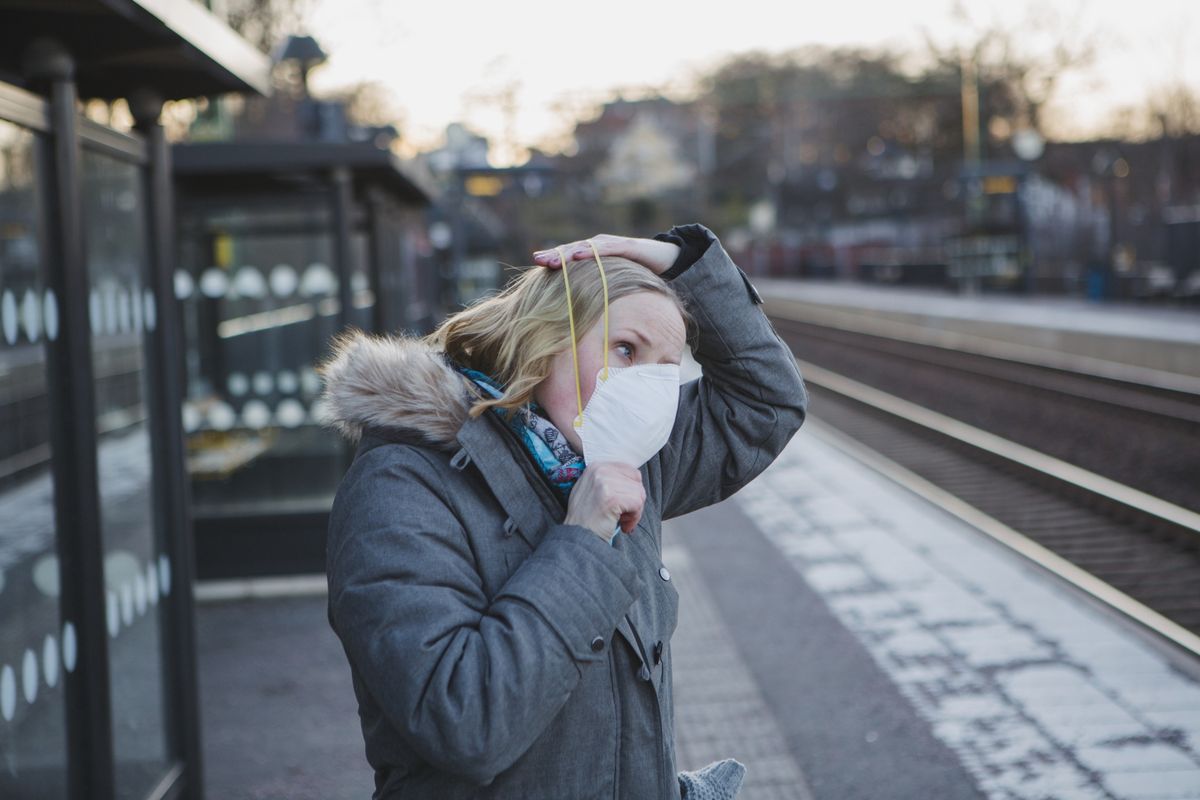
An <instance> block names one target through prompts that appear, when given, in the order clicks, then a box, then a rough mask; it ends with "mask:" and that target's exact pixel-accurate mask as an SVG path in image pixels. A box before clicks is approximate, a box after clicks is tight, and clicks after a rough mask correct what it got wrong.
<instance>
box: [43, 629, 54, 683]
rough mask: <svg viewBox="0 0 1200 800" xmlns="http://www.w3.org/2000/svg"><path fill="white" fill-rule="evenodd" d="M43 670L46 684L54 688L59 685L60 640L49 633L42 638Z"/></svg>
mask: <svg viewBox="0 0 1200 800" xmlns="http://www.w3.org/2000/svg"><path fill="white" fill-rule="evenodd" d="M42 670H43V672H44V674H43V676H42V677H43V678H45V680H46V685H47V686H49V687H50V688H51V689H53V688H54V687H55V686H57V685H58V642H57V641H56V640H55V638H54V636H53V635H51V634H49V633H48V634H46V638H45V639H44V640H42Z"/></svg>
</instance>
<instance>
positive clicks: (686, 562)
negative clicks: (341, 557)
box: [197, 417, 1200, 800]
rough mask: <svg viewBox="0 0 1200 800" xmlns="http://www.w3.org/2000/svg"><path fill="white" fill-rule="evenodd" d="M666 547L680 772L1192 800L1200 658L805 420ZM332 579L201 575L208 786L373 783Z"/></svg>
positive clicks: (752, 787)
mask: <svg viewBox="0 0 1200 800" xmlns="http://www.w3.org/2000/svg"><path fill="white" fill-rule="evenodd" d="M663 563H664V564H665V565H666V566H667V567H668V568H669V569H670V571H671V576H672V580H674V581H676V585H677V588H678V589H679V593H680V611H679V624H678V628H677V630H676V632H675V635H674V637H673V638H672V641H671V647H672V652H673V654H674V670H675V672H674V678H675V687H676V688H675V703H676V712H675V713H676V736H677V739H676V752H677V758H678V767H679V769H696V768H699V767H701V766H703V765H704V764H706V763H709V762H711V761H713V760H717V759H720V758H729V757H732V758H736V759H738V760H739V761H741V762H742V763H743V764H745V765H746V767H747V772H746V776H745V781H744V783H743V786H742V790H741V792H740V793H739V795H738V797H739V798H740V800H767V798H797V799H798V800H824V799H825V798H828V799H829V800H844V798H849V797H863V798H866V797H870V798H876V797H878V798H888V800H905V799H906V798H921V799H922V800H924V798H930V797H936V798H939V800H955V799H956V798H987V799H988V800H1048V798H1056V799H1057V800H1092V799H1093V798H1095V799H1097V800H1098V799H1099V798H1105V799H1106V800H1170V799H1174V800H1189V799H1190V800H1195V799H1196V798H1200V667H1198V666H1197V663H1196V662H1195V661H1194V660H1193V659H1191V658H1190V657H1189V656H1186V655H1185V654H1184V653H1183V652H1182V651H1181V650H1179V649H1178V648H1176V647H1174V646H1173V645H1168V644H1166V643H1164V642H1163V641H1161V640H1159V639H1157V638H1155V637H1153V636H1151V635H1149V634H1147V633H1145V632H1144V631H1143V630H1141V629H1140V628H1138V627H1136V626H1135V625H1134V624H1132V623H1131V622H1129V621H1128V620H1127V619H1126V618H1125V617H1123V616H1121V615H1119V614H1117V613H1115V612H1112V611H1110V610H1108V609H1107V608H1106V607H1103V606H1101V605H1100V604H1099V603H1098V602H1096V601H1094V600H1093V599H1092V598H1091V597H1090V596H1088V595H1085V594H1083V593H1082V592H1081V591H1079V590H1077V589H1075V588H1074V587H1071V586H1068V585H1066V584H1064V583H1062V582H1061V581H1060V580H1059V579H1057V578H1056V577H1054V576H1052V575H1050V574H1049V573H1048V572H1046V571H1045V570H1043V569H1042V568H1041V567H1039V566H1037V565H1035V564H1033V563H1032V562H1030V561H1027V560H1026V559H1025V558H1024V557H1022V556H1019V555H1017V554H1016V553H1014V552H1013V551H1011V550H1009V549H1008V548H1006V547H1004V546H1003V545H1001V544H1000V543H998V542H996V541H995V540H993V539H991V538H989V537H987V536H985V535H983V534H982V533H981V532H980V531H979V530H978V529H976V528H975V527H973V526H972V525H970V524H968V523H967V522H965V521H963V520H962V519H960V518H959V517H957V516H954V515H953V514H951V513H949V512H948V511H946V510H943V509H942V508H940V507H938V506H937V505H935V504H934V503H932V502H931V501H930V500H928V499H925V498H923V497H920V496H917V495H916V494H914V493H912V492H910V491H909V490H907V489H905V488H902V487H901V486H900V485H899V484H897V483H895V482H894V481H892V480H891V479H889V477H887V476H886V475H885V474H883V473H881V472H879V471H877V470H876V469H875V468H873V467H871V466H868V465H867V464H866V463H864V461H863V460H861V453H858V454H856V453H855V451H854V450H853V448H852V447H849V446H848V445H847V443H846V442H845V441H843V440H841V439H840V437H839V435H838V434H837V433H836V432H834V431H832V430H830V429H828V428H827V427H825V426H824V425H822V423H821V422H820V420H819V418H817V417H813V418H811V419H810V420H809V421H808V422H806V424H805V427H804V428H802V429H801V431H800V433H798V434H797V435H796V436H795V438H793V440H792V441H791V442H790V443H789V445H788V447H787V448H786V449H785V451H784V452H783V453H782V454H781V455H780V457H779V458H778V459H777V460H776V461H775V462H774V463H773V464H772V465H771V466H770V467H768V468H767V470H766V471H764V472H763V474H762V475H760V476H759V477H758V478H757V479H756V480H755V481H753V482H752V483H750V484H749V485H748V486H746V487H745V488H743V489H742V490H741V491H739V492H738V493H737V494H735V495H734V496H733V497H731V498H729V499H727V500H726V501H724V502H722V503H719V504H717V505H715V506H711V507H709V508H706V509H702V510H700V511H697V512H693V513H692V514H689V515H686V516H684V517H679V518H677V519H674V520H669V521H667V522H666V523H664V548H663ZM323 584H324V578H323V576H314V577H310V578H299V579H294V580H293V581H292V583H291V585H290V586H289V585H288V584H286V583H278V584H276V585H274V586H272V585H271V584H269V583H266V582H264V583H258V584H254V585H250V584H245V585H242V586H240V587H239V586H238V585H235V584H209V585H203V586H200V587H198V588H197V594H198V600H200V602H199V604H198V612H197V613H198V639H199V641H198V646H199V667H200V683H201V712H202V720H201V722H202V730H203V733H204V748H205V749H204V754H205V759H204V769H205V782H206V785H207V790H208V792H207V795H208V796H209V797H221V798H231V799H234V798H274V797H279V798H285V797H286V798H296V799H303V798H323V799H327V800H337V798H351V797H354V798H364V797H369V796H370V790H371V786H372V780H371V775H370V770H369V767H368V766H367V764H366V761H365V759H364V757H363V754H362V739H361V734H360V733H359V730H358V719H357V714H356V706H355V702H354V696H353V691H352V689H351V685H350V674H349V668H348V666H347V664H346V663H345V659H344V655H343V653H342V651H341V646H340V643H339V642H338V641H337V639H336V637H335V636H334V634H333V632H332V631H331V630H330V629H329V627H328V624H327V622H326V619H325V597H324V596H323V594H322V593H321V588H322V587H323ZM248 592H257V593H258V594H259V595H261V596H258V597H244V596H242V597H239V595H245V594H246V593H248ZM288 592H292V593H297V594H298V595H299V596H283V595H285V594H286V593H288ZM306 592H307V593H308V596H304V595H305V593H306ZM273 593H275V594H279V595H281V596H270V595H271V594H273ZM281 731H286V732H287V733H286V735H280V732H281Z"/></svg>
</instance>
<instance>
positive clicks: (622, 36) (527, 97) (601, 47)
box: [309, 0, 1200, 165]
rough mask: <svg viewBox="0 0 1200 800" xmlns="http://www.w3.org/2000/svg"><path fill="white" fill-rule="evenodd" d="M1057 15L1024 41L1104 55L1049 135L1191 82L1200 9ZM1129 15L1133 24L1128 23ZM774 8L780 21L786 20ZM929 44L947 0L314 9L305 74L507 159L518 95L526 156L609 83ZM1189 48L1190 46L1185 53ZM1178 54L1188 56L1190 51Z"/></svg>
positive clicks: (1073, 82)
mask: <svg viewBox="0 0 1200 800" xmlns="http://www.w3.org/2000/svg"><path fill="white" fill-rule="evenodd" d="M967 3H968V8H970V9H971V12H970V13H971V16H972V19H976V20H978V21H979V22H980V23H982V22H984V21H986V20H988V19H991V18H992V17H993V16H994V17H995V18H997V19H999V20H1002V21H1006V22H1009V23H1015V22H1018V21H1020V20H1023V19H1026V18H1027V17H1026V11H1027V8H1028V7H1029V4H1028V3H1024V2H1022V0H1000V1H999V2H997V1H996V0H967ZM1037 5H1038V6H1040V7H1044V8H1049V9H1050V10H1051V12H1052V13H1053V14H1055V15H1057V21H1056V24H1055V25H1054V28H1055V31H1056V33H1054V34H1049V33H1045V32H1038V31H1036V30H1031V32H1030V37H1029V40H1028V41H1029V46H1030V47H1033V48H1034V49H1035V51H1037V52H1044V51H1046V50H1047V49H1048V47H1049V43H1050V42H1051V41H1053V36H1055V35H1058V33H1063V34H1065V35H1066V36H1068V37H1071V36H1078V35H1080V34H1083V33H1085V32H1088V31H1097V32H1099V35H1100V36H1101V39H1100V41H1102V42H1103V46H1102V47H1101V49H1100V53H1099V55H1098V57H1097V60H1096V63H1095V65H1094V67H1093V68H1091V69H1090V70H1089V71H1088V72H1087V73H1086V74H1084V73H1080V74H1078V75H1076V76H1074V77H1072V78H1070V79H1069V80H1064V82H1063V83H1062V85H1061V87H1060V89H1059V91H1058V92H1057V93H1056V98H1057V103H1056V104H1055V106H1056V107H1052V108H1051V114H1052V118H1051V119H1052V121H1053V122H1055V124H1056V125H1057V128H1056V131H1055V132H1058V133H1059V134H1060V135H1087V134H1088V133H1090V132H1091V131H1092V130H1094V129H1095V128H1096V127H1097V126H1099V125H1101V124H1103V123H1104V121H1105V120H1107V119H1108V118H1109V116H1110V114H1111V113H1112V109H1113V108H1114V107H1115V106H1119V105H1123V104H1137V103H1138V102H1139V101H1140V99H1141V98H1142V97H1143V96H1144V93H1145V92H1146V91H1147V89H1148V88H1150V87H1153V86H1157V85H1161V84H1164V83H1166V82H1168V81H1172V80H1181V79H1182V80H1184V81H1186V82H1187V83H1188V84H1189V85H1191V86H1193V87H1200V0H1137V2H1131V0H1042V2H1041V3H1039V4H1037ZM1131 9H1132V10H1133V12H1134V13H1131ZM781 10H782V13H781ZM922 28H924V29H926V30H928V31H929V32H930V34H931V35H932V37H933V38H934V39H935V40H936V41H938V42H940V43H952V42H955V41H961V40H962V38H963V34H964V28H963V26H962V25H961V24H960V23H957V22H956V21H955V20H954V19H953V18H952V15H951V0H909V1H908V2H906V3H895V2H890V1H889V2H884V0H831V2H827V3H812V2H805V3H797V2H792V3H788V2H786V0H785V2H783V3H780V2H779V0H770V1H768V0H738V2H736V3H719V4H718V3H708V4H706V3H697V2H696V1H695V0H690V1H689V2H679V0H663V1H661V2H655V1H654V0H641V1H640V2H634V1H632V0H607V2H605V3H596V4H593V5H592V6H579V5H576V4H568V3H563V2H561V0H558V1H557V2H551V1H550V0H529V1H528V2H521V1H520V0H513V1H512V2H508V3H455V2H432V3H430V2H421V3H405V2H395V0H313V6H312V12H311V14H310V21H309V31H310V32H311V33H313V34H314V35H315V36H316V37H317V39H318V41H319V42H320V43H321V46H322V47H323V48H324V49H325V51H326V52H327V53H329V54H330V59H329V61H328V62H327V63H326V64H324V65H323V66H321V67H320V68H318V69H317V70H314V72H313V74H312V76H311V82H312V85H313V87H314V90H315V91H317V92H318V93H319V92H320V91H321V90H323V89H333V88H336V87H339V86H343V85H346V84H349V83H353V82H356V81H359V80H375V81H379V82H381V83H383V84H384V85H385V86H387V87H389V88H390V89H391V90H392V91H393V93H394V95H395V100H396V104H397V106H398V107H399V108H400V109H401V111H402V114H403V125H402V128H403V131H402V132H403V135H404V138H405V139H406V140H407V142H408V143H409V144H410V145H411V146H415V147H417V148H419V149H428V148H429V147H432V146H435V145H436V144H438V143H439V142H440V141H441V140H442V136H443V133H444V131H445V127H446V125H447V124H448V123H450V122H453V121H462V122H465V123H466V124H467V125H468V126H469V127H471V128H472V129H473V130H476V131H478V132H479V133H482V134H484V135H486V136H488V137H489V138H491V139H492V140H493V148H492V160H493V162H494V163H496V164H497V165H502V164H504V163H507V162H508V161H510V160H511V158H509V157H508V153H507V151H505V150H504V149H503V143H504V141H505V139H504V137H505V134H506V119H505V115H504V114H503V113H502V112H501V110H500V105H501V104H500V103H499V102H498V101H496V100H494V99H493V100H491V101H480V100H472V99H471V97H472V95H474V96H476V97H478V96H480V95H483V96H487V95H491V96H493V97H495V95H496V94H497V92H498V91H499V90H501V89H504V88H505V87H512V88H513V89H514V99H515V106H516V113H515V114H513V115H511V117H510V119H511V125H512V134H513V137H514V138H515V139H516V141H517V143H518V144H519V145H522V146H528V145H537V144H542V143H545V144H551V145H552V144H553V143H554V142H555V141H561V140H562V137H563V136H564V134H566V133H568V132H569V130H570V125H569V121H570V120H573V119H575V118H576V117H577V116H578V115H580V114H583V115H587V114H588V110H589V109H591V108H595V107H596V106H597V105H598V103H599V102H600V101H602V100H604V99H607V98H608V97H610V96H611V95H612V93H613V90H614V88H617V87H623V88H625V89H626V90H627V91H636V89H637V88H638V87H647V86H654V87H664V88H666V89H668V90H672V89H673V90H675V91H676V92H682V91H685V90H686V87H688V86H689V85H690V79H691V78H692V76H693V75H695V74H696V73H697V72H698V71H700V70H701V69H703V68H705V67H707V66H708V65H710V64H712V63H714V62H716V61H719V60H720V59H721V58H722V57H724V56H727V55H730V54H733V53H738V52H744V51H747V50H754V49H758V50H765V51H770V52H780V51H784V50H788V49H791V48H794V47H799V46H803V45H808V44H823V45H868V46H869V45H889V44H890V45H895V46H897V47H900V48H904V47H905V46H908V48H909V49H919V48H921V42H922V39H921V30H922ZM1189 44H1190V45H1191V47H1190V48H1189V47H1188V45H1189ZM1189 50H1190V51H1191V52H1189Z"/></svg>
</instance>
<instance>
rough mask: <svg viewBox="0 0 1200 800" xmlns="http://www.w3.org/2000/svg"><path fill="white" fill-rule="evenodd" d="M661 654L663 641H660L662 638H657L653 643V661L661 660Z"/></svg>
mask: <svg viewBox="0 0 1200 800" xmlns="http://www.w3.org/2000/svg"><path fill="white" fill-rule="evenodd" d="M662 654H663V643H662V639H659V640H658V641H657V642H655V643H654V663H655V664H657V663H658V662H660V661H662Z"/></svg>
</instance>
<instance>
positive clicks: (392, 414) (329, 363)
mask: <svg viewBox="0 0 1200 800" xmlns="http://www.w3.org/2000/svg"><path fill="white" fill-rule="evenodd" d="M316 369H317V373H318V374H319V375H320V376H321V379H322V382H323V384H324V389H323V390H322V394H321V399H322V401H323V402H324V404H325V423H324V424H325V426H326V427H331V428H334V429H336V430H337V431H338V432H339V433H341V434H342V435H343V436H344V437H346V438H347V439H349V440H350V441H351V442H358V440H359V439H360V438H361V437H362V434H363V430H364V429H365V428H367V427H379V428H385V429H388V430H390V431H393V432H399V433H402V434H404V435H405V436H406V437H408V438H412V439H415V440H416V441H418V442H421V443H423V444H428V445H431V446H433V447H436V448H438V449H442V450H453V449H455V448H456V447H457V445H456V436H457V434H458V431H459V429H460V428H461V427H462V424H463V422H465V421H466V418H467V411H468V409H469V407H470V404H471V403H472V402H473V401H474V400H475V399H476V398H478V397H480V396H481V394H480V393H479V392H478V391H477V390H475V389H474V384H473V382H472V381H471V380H470V379H469V378H467V377H466V376H465V375H463V374H462V373H461V372H458V371H457V370H456V369H454V367H452V366H451V365H450V364H449V363H448V362H447V361H446V358H445V355H444V354H443V353H442V352H441V351H440V350H437V349H435V348H434V347H433V346H432V345H430V344H427V343H426V342H424V341H422V340H421V339H420V338H419V337H416V336H410V335H408V334H403V333H401V334H395V335H389V336H377V335H373V334H369V333H365V332H363V331H361V330H358V329H356V328H352V329H350V330H349V331H347V332H345V333H342V334H339V335H338V336H335V337H334V339H333V341H332V345H331V353H330V355H329V356H328V357H327V358H326V359H324V360H323V361H322V363H321V364H320V365H318V366H317V368H316Z"/></svg>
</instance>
